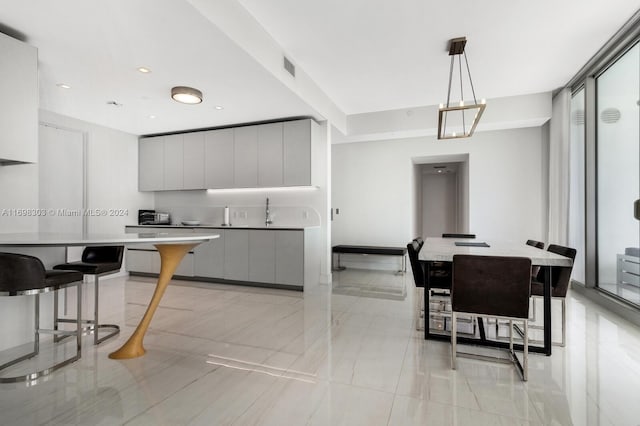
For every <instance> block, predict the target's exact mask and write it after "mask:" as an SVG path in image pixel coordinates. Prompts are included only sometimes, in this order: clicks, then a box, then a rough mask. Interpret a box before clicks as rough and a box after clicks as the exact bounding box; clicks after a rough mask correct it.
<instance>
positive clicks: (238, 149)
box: [233, 126, 258, 188]
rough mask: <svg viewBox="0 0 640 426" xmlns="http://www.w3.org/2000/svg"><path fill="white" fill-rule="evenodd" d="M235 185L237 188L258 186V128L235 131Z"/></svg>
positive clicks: (237, 129)
mask: <svg viewBox="0 0 640 426" xmlns="http://www.w3.org/2000/svg"><path fill="white" fill-rule="evenodd" d="M233 139H234V143H233V164H234V166H233V183H234V185H233V186H234V187H235V188H255V187H257V186H258V126H246V127H238V128H235V129H233Z"/></svg>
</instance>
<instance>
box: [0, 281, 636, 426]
mask: <svg viewBox="0 0 640 426" xmlns="http://www.w3.org/2000/svg"><path fill="white" fill-rule="evenodd" d="M362 274H365V275H366V274H369V272H366V271H363V272H362ZM382 276H383V274H382V273H381V277H382ZM404 280H405V283H406V285H407V289H408V291H407V297H406V298H405V299H404V300H388V299H383V298H371V297H362V296H351V295H341V294H333V295H332V294H331V290H330V288H328V287H327V286H318V287H316V288H313V289H311V290H310V291H308V292H306V293H304V294H301V293H295V292H288V291H279V290H264V289H254V288H248V287H232V286H222V285H213V284H194V283H182V282H176V283H175V285H172V286H170V287H169V289H168V290H167V293H166V295H165V297H164V299H163V301H162V304H161V306H160V308H159V309H158V311H157V313H156V317H155V318H154V321H153V323H152V325H151V329H150V332H149V333H148V335H147V337H146V340H145V346H146V349H147V353H146V355H145V356H144V357H141V358H138V359H133V360H127V361H115V360H110V359H109V358H108V357H107V355H108V353H109V352H111V351H113V350H114V349H116V348H117V347H118V346H119V345H120V344H122V343H123V342H124V340H125V339H126V338H127V337H128V336H129V335H130V333H131V331H132V329H133V327H134V326H135V325H136V324H137V322H138V320H139V318H140V317H141V315H142V313H143V311H144V308H145V306H146V304H147V302H148V300H149V298H150V295H151V293H152V291H153V288H154V285H153V281H152V280H150V279H144V278H131V279H125V278H116V279H111V280H104V281H103V285H102V292H101V295H102V297H101V308H102V313H103V315H102V316H101V319H102V321H103V322H116V323H119V324H121V325H122V326H123V327H122V328H123V329H122V333H121V334H120V336H119V337H117V338H115V339H113V340H111V341H107V342H104V343H103V344H101V345H100V346H99V347H97V348H96V347H94V346H92V345H91V344H90V337H87V338H86V342H85V346H84V348H83V357H82V359H81V360H80V361H79V362H76V363H74V364H72V365H70V366H68V367H65V368H63V369H62V370H60V371H59V372H56V373H54V374H53V375H52V376H49V377H50V378H49V380H46V381H42V382H39V383H36V384H33V385H32V386H25V385H24V384H4V385H0V424H3V425H14V424H15V425H22V424H24V425H36V424H87V425H111V424H130V425H182V424H194V425H215V424H235V425H307V424H310V425H427V424H428V425H519V424H536V425H537V424H544V425H553V424H557V425H569V424H574V425H638V424H640V331H639V330H638V328H636V327H634V326H631V325H629V324H628V323H626V322H625V321H623V320H622V319H620V318H618V317H616V316H614V315H613V314H610V313H608V312H606V311H603V310H602V309H600V308H599V307H598V306H596V305H594V304H592V303H590V302H589V301H587V300H585V299H582V298H580V297H579V296H577V295H570V296H569V297H568V327H569V329H568V344H567V347H566V348H559V347H554V354H553V356H551V357H543V356H539V355H532V356H531V357H530V379H529V382H527V383H523V382H522V381H520V378H519V376H518V375H517V373H516V372H515V369H514V368H513V366H511V365H507V364H499V363H488V362H483V361H477V360H472V359H467V358H459V359H458V370H456V371H452V370H450V364H449V356H450V346H449V344H447V343H445V342H435V341H424V340H423V339H422V338H421V333H419V332H417V331H416V330H415V324H414V312H413V310H414V306H415V303H414V302H415V301H414V300H413V298H414V294H415V293H414V291H413V288H412V281H411V275H410V273H408V274H406V275H405V276H404ZM85 287H86V291H85V292H84V293H85V298H86V299H87V300H88V301H89V300H92V295H91V287H92V286H91V285H89V286H85ZM88 304H89V306H90V303H88ZM554 308H557V307H556V306H555V303H554ZM554 313H555V311H554ZM557 317H558V316H556V318H557ZM556 331H557V330H556Z"/></svg>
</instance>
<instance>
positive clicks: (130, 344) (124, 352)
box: [0, 232, 220, 359]
mask: <svg viewBox="0 0 640 426" xmlns="http://www.w3.org/2000/svg"><path fill="white" fill-rule="evenodd" d="M219 237H220V234H217V233H215V232H211V233H203V234H199V233H198V234H194V233H189V232H184V233H174V232H172V233H168V232H143V233H126V234H125V233H122V234H99V233H86V232H82V233H53V232H29V233H5V234H0V251H3V250H4V247H7V248H11V247H18V248H23V247H33V248H40V247H74V246H76V247H77V246H81V247H88V246H120V245H125V246H130V245H136V244H153V245H154V246H155V247H156V249H157V250H158V253H159V254H160V274H159V276H158V281H157V282H156V287H155V290H154V293H153V296H152V297H151V300H150V301H149V304H148V306H147V309H146V311H145V313H144V316H143V317H142V319H141V320H140V322H139V324H138V326H137V327H136V329H135V331H134V332H133V334H132V335H131V337H129V339H128V340H127V342H126V343H125V344H124V345H122V346H121V347H120V348H119V349H118V350H116V351H114V352H112V353H110V354H109V358H112V359H130V358H137V357H140V356H143V355H144V354H145V352H146V350H145V349H144V346H143V340H144V336H145V334H146V332H147V329H148V328H149V324H150V323H151V320H152V318H153V315H154V313H155V311H156V309H157V308H158V305H159V304H160V300H161V299H162V296H163V295H164V292H165V290H166V288H167V286H168V285H169V283H170V282H171V278H172V277H173V274H174V272H175V270H176V268H177V267H178V266H179V265H180V262H182V259H183V258H184V256H185V255H186V254H187V253H188V252H189V251H190V250H192V249H193V248H195V247H196V246H198V245H199V244H201V243H203V242H205V241H210V240H213V239H216V238H219ZM5 251H6V250H5Z"/></svg>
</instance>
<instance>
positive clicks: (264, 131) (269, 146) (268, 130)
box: [257, 123, 283, 187]
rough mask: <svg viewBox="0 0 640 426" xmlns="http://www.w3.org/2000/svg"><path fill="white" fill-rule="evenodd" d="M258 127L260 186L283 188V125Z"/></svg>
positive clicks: (275, 124)
mask: <svg viewBox="0 0 640 426" xmlns="http://www.w3.org/2000/svg"><path fill="white" fill-rule="evenodd" d="M257 127H258V186H260V187H275V186H282V183H283V179H282V176H283V166H282V162H283V157H282V127H283V126H282V123H270V124H262V125H260V126H257Z"/></svg>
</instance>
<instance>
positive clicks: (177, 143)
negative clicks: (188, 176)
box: [163, 134, 184, 190]
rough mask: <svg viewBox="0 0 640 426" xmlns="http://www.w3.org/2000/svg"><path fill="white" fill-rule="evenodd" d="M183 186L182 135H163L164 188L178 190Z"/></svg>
mask: <svg viewBox="0 0 640 426" xmlns="http://www.w3.org/2000/svg"><path fill="white" fill-rule="evenodd" d="M183 186H184V137H183V135H181V134H179V135H169V136H165V137H164V188H163V189H165V190H178V189H182V187H183Z"/></svg>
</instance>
